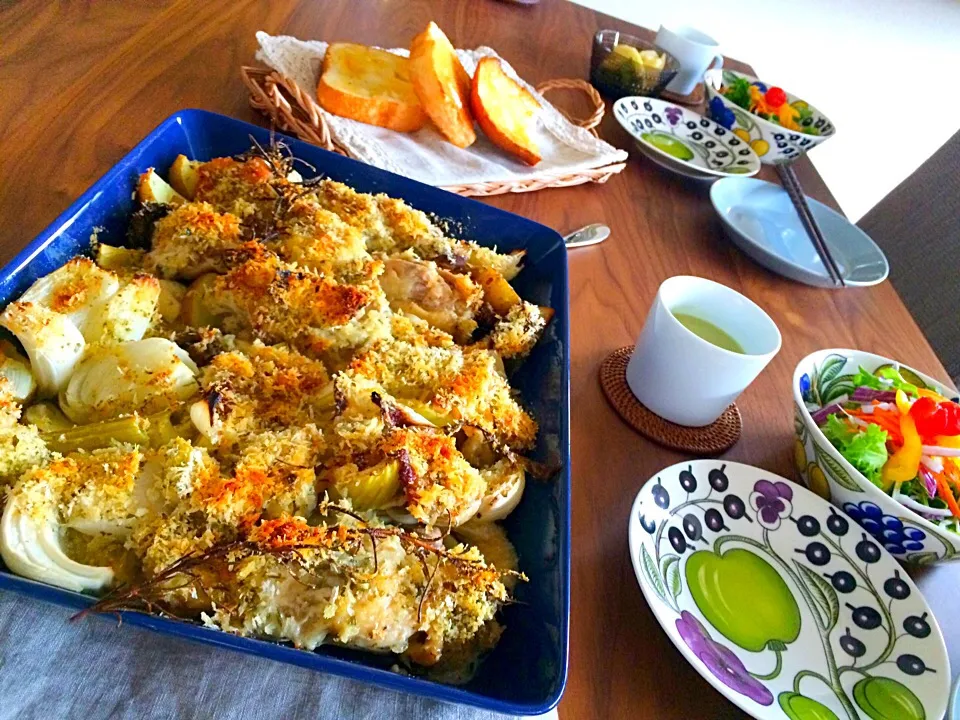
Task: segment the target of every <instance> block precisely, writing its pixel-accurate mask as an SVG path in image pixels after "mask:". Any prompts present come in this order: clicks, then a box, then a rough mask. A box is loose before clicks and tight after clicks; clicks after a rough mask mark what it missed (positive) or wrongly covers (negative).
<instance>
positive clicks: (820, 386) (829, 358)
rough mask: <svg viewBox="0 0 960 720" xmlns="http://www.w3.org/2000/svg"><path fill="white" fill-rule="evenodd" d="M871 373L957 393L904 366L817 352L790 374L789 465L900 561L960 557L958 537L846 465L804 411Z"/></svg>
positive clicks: (854, 353) (852, 353) (855, 353)
mask: <svg viewBox="0 0 960 720" xmlns="http://www.w3.org/2000/svg"><path fill="white" fill-rule="evenodd" d="M861 365H862V366H863V367H864V368H866V369H867V370H869V371H871V372H873V371H875V370H878V369H879V368H881V367H884V366H889V365H893V366H896V367H899V368H900V372H901V373H902V374H903V375H904V376H905V377H906V378H907V379H909V380H910V381H911V382H913V383H914V384H916V385H918V386H921V387H924V386H925V387H928V388H930V389H931V390H935V391H937V392H939V393H941V394H943V395H946V396H947V397H950V398H956V395H957V394H956V391H955V390H952V389H950V388H948V387H946V386H944V385H943V384H941V383H939V382H937V381H936V380H934V379H933V378H931V377H929V376H927V375H923V374H922V373H919V372H917V371H916V370H913V369H912V368H909V367H907V366H905V365H900V364H899V363H897V362H896V361H894V360H890V359H889V358H885V357H883V356H881V355H873V354H871V353H867V352H860V351H859V350H820V351H818V352H815V353H813V354H811V355H807V357H805V358H804V359H803V360H801V361H800V364H799V365H797V369H796V370H794V372H793V402H794V406H795V407H794V429H795V430H796V434H797V439H796V441H795V442H794V461H795V464H796V467H797V472H798V473H799V474H800V476H801V478H803V481H804V482H805V483H806V485H807V487H808V488H809V489H810V490H812V491H813V492H815V493H817V494H818V495H820V496H821V497H824V498H827V499H829V500H830V501H831V502H833V504H834V505H837V506H838V507H841V508H843V510H844V511H845V512H846V513H847V514H848V515H850V517H852V518H853V519H854V520H856V521H857V522H858V523H860V525H861V526H863V528H864V529H865V530H866V531H867V532H869V533H870V534H871V535H873V537H874V538H876V539H877V540H878V541H879V542H880V543H881V544H882V545H883V546H884V547H885V548H886V549H887V550H888V551H890V553H891V554H892V555H893V556H894V557H896V558H897V559H898V560H900V561H902V562H909V563H921V564H926V563H933V562H939V561H942V560H957V559H960V534H957V533H953V532H950V531H949V530H946V529H943V528H941V527H938V526H937V525H935V524H933V523H932V522H930V521H929V520H927V519H926V518H924V517H922V516H921V515H919V514H917V513H915V512H914V511H913V510H911V509H909V508H907V507H905V506H904V505H902V504H900V503H899V502H897V501H896V500H894V499H893V498H892V497H890V496H889V495H887V494H886V493H885V492H884V491H883V490H881V489H880V488H878V487H877V486H876V485H874V484H873V483H872V482H870V481H869V480H868V479H867V478H866V477H864V475H863V474H862V473H861V472H859V471H858V470H857V469H856V468H854V467H853V465H851V464H850V463H849V462H847V461H846V460H845V459H844V457H843V456H842V455H841V454H840V452H839V451H838V450H837V449H836V448H835V447H834V446H833V445H832V444H831V443H830V441H829V440H827V438H826V436H825V435H824V434H823V432H822V431H821V430H820V428H819V427H817V424H816V423H815V422H814V421H813V418H812V417H811V415H810V411H809V410H808V409H807V408H808V406H810V407H823V406H824V405H827V404H829V403H830V402H831V401H833V400H835V399H836V398H838V397H840V396H841V395H845V394H846V393H848V392H850V391H851V390H852V389H853V385H852V383H851V382H850V377H851V376H852V375H853V374H855V373H856V372H857V368H858V367H859V366H861Z"/></svg>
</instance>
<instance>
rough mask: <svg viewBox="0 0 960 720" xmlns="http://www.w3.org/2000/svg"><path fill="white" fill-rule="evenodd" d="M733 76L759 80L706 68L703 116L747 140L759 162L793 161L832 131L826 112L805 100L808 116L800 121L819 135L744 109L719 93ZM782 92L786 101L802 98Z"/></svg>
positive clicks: (790, 101) (828, 136)
mask: <svg viewBox="0 0 960 720" xmlns="http://www.w3.org/2000/svg"><path fill="white" fill-rule="evenodd" d="M736 78H745V79H746V80H748V81H750V82H751V83H752V82H758V81H759V80H758V78H755V77H754V76H753V75H747V74H746V73H740V72H736V71H734V70H708V71H707V73H706V75H705V76H704V83H703V84H704V86H705V87H706V88H707V116H708V117H709V118H710V119H711V120H713V121H714V122H717V123H719V124H720V125H722V126H723V127H725V128H727V129H728V130H731V131H733V133H734V134H735V135H736V136H737V137H739V138H740V139H741V140H744V141H745V142H747V143H749V144H750V147H751V148H753V151H754V152H756V153H757V155H759V156H760V162H762V163H764V164H766V165H777V164H784V163H790V162H793V161H794V160H797V159H798V158H799V157H801V156H802V155H803V154H805V153H806V152H808V151H810V150H811V149H812V148H815V147H816V146H817V145H819V144H820V143H822V142H823V141H824V140H826V139H827V138H830V137H832V136H833V135H834V132H835V130H834V127H833V123H831V122H830V120H829V119H828V118H827V116H826V115H824V114H823V113H821V112H820V111H819V110H817V109H816V108H815V107H813V106H812V105H809V104H807V107H808V108H809V109H810V110H811V111H812V115H811V117H810V118H809V120H807V121H803V124H804V125H805V126H809V127H813V128H816V129H817V130H818V131H819V133H820V134H819V135H808V134H806V133H802V132H797V131H795V130H788V129H787V128H785V127H783V126H781V125H778V124H777V123H775V122H772V121H770V120H764V119H763V118H762V117H760V116H759V115H754V114H753V113H751V112H749V111H748V110H744V109H743V108H742V107H740V106H739V105H737V104H736V103H734V102H731V101H730V100H728V99H727V98H726V97H724V96H723V95H722V94H721V93H720V88H721V87H722V86H723V85H724V84H729V83H730V82H732V81H733V80H734V79H736ZM768 85H769V83H768ZM786 95H787V102H788V103H790V104H793V103H796V102H803V101H802V100H801V99H800V98H798V97H797V96H796V95H791V94H790V93H787V94H786Z"/></svg>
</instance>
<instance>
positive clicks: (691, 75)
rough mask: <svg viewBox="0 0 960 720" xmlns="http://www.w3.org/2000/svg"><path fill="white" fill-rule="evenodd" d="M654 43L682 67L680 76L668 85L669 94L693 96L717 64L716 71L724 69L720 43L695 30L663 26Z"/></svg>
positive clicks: (677, 75)
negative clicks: (697, 87) (713, 64)
mask: <svg viewBox="0 0 960 720" xmlns="http://www.w3.org/2000/svg"><path fill="white" fill-rule="evenodd" d="M655 42H656V45H657V46H658V47H660V48H661V49H663V50H666V51H667V52H668V53H670V54H671V55H673V56H674V57H675V58H676V59H677V62H679V63H680V72H678V73H677V74H676V76H675V77H674V78H673V80H671V81H670V82H669V83H668V84H667V90H669V91H670V92H672V93H676V94H677V95H689V94H690V93H692V92H693V89H694V88H695V87H696V86H697V83H698V82H700V81H701V80H703V74H704V73H705V72H706V71H707V69H708V68H709V67H710V66H711V64H712V63H713V62H714V61H716V63H717V64H716V67H718V68H719V67H723V55H721V54H720V51H719V49H718V48H719V47H720V46H719V45H718V44H717V41H716V40H714V39H713V38H712V37H710V36H709V35H707V34H706V33H702V32H700V31H699V30H696V29H695V28H692V27H687V26H683V27H678V28H674V29H671V28H668V27H666V26H664V25H661V26H660V31H659V32H658V33H657V39H656V41H655Z"/></svg>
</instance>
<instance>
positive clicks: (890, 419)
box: [848, 410, 903, 445]
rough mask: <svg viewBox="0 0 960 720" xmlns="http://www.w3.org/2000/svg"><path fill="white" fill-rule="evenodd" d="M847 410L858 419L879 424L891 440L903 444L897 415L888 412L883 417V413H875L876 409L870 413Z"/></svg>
mask: <svg viewBox="0 0 960 720" xmlns="http://www.w3.org/2000/svg"><path fill="white" fill-rule="evenodd" d="M848 412H849V413H850V414H851V415H853V417H855V418H857V419H859V420H863V421H864V422H868V423H873V424H874V425H878V426H880V428H881V429H882V430H886V431H887V434H888V435H889V436H890V439H891V440H893V441H894V442H895V443H897V444H898V445H902V444H903V433H902V432H900V416H899V415H896V414H895V413H890V415H889V416H887V417H885V416H883V415H877V413H876V411H874V412H873V413H872V414H871V413H865V412H861V411H860V410H849V411H848Z"/></svg>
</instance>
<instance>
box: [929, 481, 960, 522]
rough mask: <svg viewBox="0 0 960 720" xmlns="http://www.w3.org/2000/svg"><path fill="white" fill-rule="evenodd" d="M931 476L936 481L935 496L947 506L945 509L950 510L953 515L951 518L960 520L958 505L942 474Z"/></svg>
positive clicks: (959, 506)
mask: <svg viewBox="0 0 960 720" xmlns="http://www.w3.org/2000/svg"><path fill="white" fill-rule="evenodd" d="M932 474H933V477H934V478H935V479H936V481H937V495H938V496H939V497H940V499H941V500H943V501H944V502H945V503H946V504H947V507H948V508H950V512H952V513H953V516H954V517H957V518H960V505H957V499H956V498H955V497H954V496H953V492H952V491H951V490H950V485H949V484H948V483H947V478H946V477H944V475H943V473H932Z"/></svg>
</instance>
